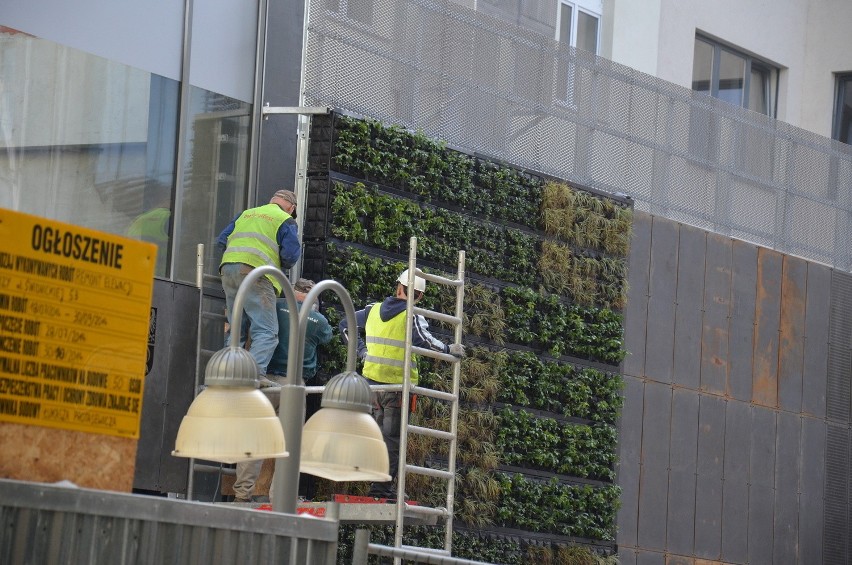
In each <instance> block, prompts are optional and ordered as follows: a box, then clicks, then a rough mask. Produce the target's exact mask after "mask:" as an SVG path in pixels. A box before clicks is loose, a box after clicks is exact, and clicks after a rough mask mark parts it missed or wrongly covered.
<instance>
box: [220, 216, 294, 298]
mask: <svg viewBox="0 0 852 565" xmlns="http://www.w3.org/2000/svg"><path fill="white" fill-rule="evenodd" d="M289 219H290V214H288V213H287V212H285V211H284V210H282V209H281V208H280V207H279V206H278V205H277V204H267V205H265V206H259V207H257V208H250V209H248V210H246V211H245V212H243V213H242V214H240V217H239V218H237V221H236V222H234V231H233V232H232V233H231V235H230V236H228V246H227V248H226V249H225V253H224V254H223V255H222V263H223V264H224V263H245V264H246V265H251V266H252V267H261V266H263V265H272V266H273V267H277V268H279V269H280V268H281V258H280V257H279V255H278V239H277V238H278V229H279V228H280V227H281V224H283V223H284V222H286V221H287V220H289ZM266 278H268V279H269V280H270V281H271V282H272V286H274V287H275V291H276V292H278V293H280V292H281V283H279V282H278V279H276V278H274V277H271V276H269V275H267V277H266Z"/></svg>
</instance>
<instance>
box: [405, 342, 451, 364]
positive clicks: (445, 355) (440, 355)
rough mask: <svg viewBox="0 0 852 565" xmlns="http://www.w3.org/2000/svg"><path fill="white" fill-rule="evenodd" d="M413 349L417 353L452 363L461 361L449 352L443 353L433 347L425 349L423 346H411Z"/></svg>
mask: <svg viewBox="0 0 852 565" xmlns="http://www.w3.org/2000/svg"><path fill="white" fill-rule="evenodd" d="M411 351H413V352H414V353H415V354H416V355H423V356H424V357H432V358H433V359H441V360H442V361H449V362H450V363H455V362H457V361H459V358H458V357H453V356H452V355H450V354H449V353H441V352H439V351H433V350H431V349H424V348H422V347H414V346H412V347H411Z"/></svg>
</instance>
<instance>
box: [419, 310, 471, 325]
mask: <svg viewBox="0 0 852 565" xmlns="http://www.w3.org/2000/svg"><path fill="white" fill-rule="evenodd" d="M411 311H412V312H414V313H415V314H420V315H421V316H426V317H427V318H433V319H435V320H440V321H442V322H446V323H448V324H453V325H454V326H457V325H459V324H461V323H462V321H461V318H459V317H458V316H453V315H451V314H444V313H443V312H435V311H434V310H424V309H423V308H418V307H417V306H415V307H414V308H413V309H412V310H411Z"/></svg>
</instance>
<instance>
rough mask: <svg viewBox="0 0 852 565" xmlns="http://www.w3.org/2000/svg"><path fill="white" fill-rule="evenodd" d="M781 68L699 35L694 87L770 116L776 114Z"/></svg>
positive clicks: (694, 54)
mask: <svg viewBox="0 0 852 565" xmlns="http://www.w3.org/2000/svg"><path fill="white" fill-rule="evenodd" d="M777 83H778V69H777V68H775V67H773V66H771V65H769V64H768V63H766V62H763V61H760V60H757V59H755V58H754V57H752V56H750V55H747V54H745V53H741V52H739V51H736V50H734V49H732V48H730V47H727V46H723V45H721V44H719V43H718V42H716V41H713V40H711V39H708V38H706V37H698V36H697V37H696V38H695V49H694V52H693V62H692V89H693V90H695V91H697V92H702V93H704V94H709V95H710V96H713V97H716V98H720V99H722V100H724V101H725V102H729V103H730V104H735V105H737V106H742V107H743V108H748V109H749V110H753V111H755V112H760V113H761V114H766V115H768V116H773V117H774V115H775V99H774V92H775V91H776V89H775V85H777Z"/></svg>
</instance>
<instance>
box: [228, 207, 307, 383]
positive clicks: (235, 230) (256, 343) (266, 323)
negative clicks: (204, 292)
mask: <svg viewBox="0 0 852 565" xmlns="http://www.w3.org/2000/svg"><path fill="white" fill-rule="evenodd" d="M217 243H218V244H219V246H220V247H222V248H224V253H223V255H222V263H221V265H220V266H219V274H220V275H221V276H222V289H223V290H224V291H225V309H226V315H227V317H228V325H229V328H230V330H231V331H239V332H240V334H241V335H240V344H241V345H242V344H244V343H245V340H246V335H245V331H244V329H243V328H234V327H233V326H232V324H231V317H232V309H233V306H234V299H235V298H236V295H237V290H238V289H239V288H240V284H241V283H242V282H243V279H245V278H246V276H247V275H248V274H249V273H250V272H251V270H252V269H254V268H255V267H260V266H263V265H272V266H273V267H277V268H279V269H281V270H287V269H289V268H290V267H292V266H293V264H294V263H295V262H296V261H297V260H298V259H299V256H300V255H301V252H302V246H301V243H300V242H299V233H298V226H297V224H296V195H295V194H294V193H293V192H291V191H289V190H279V191H277V192H276V193H275V194H273V195H272V198H271V199H270V201H269V204H266V205H264V206H258V207H257V208H249V209H248V210H246V211H244V212H243V213H242V214H240V215H239V216H237V217H236V218H235V219H234V221H232V222H231V223H230V224H228V227H226V228H225V229H224V230H222V233H221V234H219V237H218V238H217ZM280 293H281V283H279V282H278V280H277V279H276V278H274V277H272V276H268V275H267V276H265V277H262V278H260V279H258V280H257V282H255V284H254V286H253V287H252V288H251V289H250V291H249V292H247V293H246V297H245V302H244V304H243V312H244V316H245V317H246V318H248V320H249V322H250V335H251V350H250V352H251V355H252V357H254V360H255V361H256V362H257V366H258V368H259V370H260V376H261V379H260V380H261V386H277V385H276V383H273V382H272V381H270V380H269V379H267V378H266V369H267V366H268V365H269V361H270V360H271V359H272V354H273V352H274V351H275V348H276V347H278V315H277V313H276V309H275V304H276V299H277V297H278V295H279V294H280ZM228 340H229V337H228V335H225V345H226V346H227V345H228Z"/></svg>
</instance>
